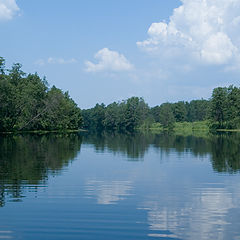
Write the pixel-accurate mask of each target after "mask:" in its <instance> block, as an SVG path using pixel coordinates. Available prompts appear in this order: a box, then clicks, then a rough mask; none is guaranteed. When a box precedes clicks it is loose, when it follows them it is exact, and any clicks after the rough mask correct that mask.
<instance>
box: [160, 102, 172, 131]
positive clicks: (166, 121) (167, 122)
mask: <svg viewBox="0 0 240 240" xmlns="http://www.w3.org/2000/svg"><path fill="white" fill-rule="evenodd" d="M159 120H160V123H161V124H162V125H163V127H164V128H167V129H169V130H171V129H173V127H174V123H175V118H174V114H173V110H172V106H171V103H163V104H162V105H161V106H160V113H159Z"/></svg>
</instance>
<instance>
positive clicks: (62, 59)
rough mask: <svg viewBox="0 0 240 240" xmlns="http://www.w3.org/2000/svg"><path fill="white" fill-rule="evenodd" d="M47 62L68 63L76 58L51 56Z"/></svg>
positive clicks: (73, 61)
mask: <svg viewBox="0 0 240 240" xmlns="http://www.w3.org/2000/svg"><path fill="white" fill-rule="evenodd" d="M47 62H48V63H49V64H70V63H75V62H77V60H76V59H75V58H71V59H64V58H53V57H49V58H48V60H47Z"/></svg>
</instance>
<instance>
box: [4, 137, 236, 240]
mask: <svg viewBox="0 0 240 240" xmlns="http://www.w3.org/2000/svg"><path fill="white" fill-rule="evenodd" d="M0 239H24V240H28V239H34V240H38V239H41V240H42V239H48V240H51V239H58V240H59V239H84V240H85V239H94V240H95V239H96V240H98V239H103V240H108V239H109V240H110V239H111V240H117V239H131V240H132V239H152V240H154V239H171V240H176V239H240V136H239V135H237V134H231V135H226V134H225V135H220V136H202V137H193V136H188V137H184V136H175V135H168V134H158V135H151V134H148V135H143V134H135V135H108V134H103V135H99V136H97V135H92V136H91V135H87V134H84V135H81V134H48V135H18V136H10V135H8V136H0Z"/></svg>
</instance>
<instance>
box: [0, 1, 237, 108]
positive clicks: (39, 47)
mask: <svg viewBox="0 0 240 240" xmlns="http://www.w3.org/2000/svg"><path fill="white" fill-rule="evenodd" d="M239 29H240V0H181V1H180V0H167V1H166V0H131V1H129V0H121V1H118V0H101V1H99V0H88V1H83V0H68V1H67V0H51V1H49V0H34V1H29V0H0V56H1V57H4V58H5V59H6V66H7V67H8V68H10V67H11V66H12V64H13V63H17V62H19V63H21V64H22V65H23V67H22V69H23V71H25V72H27V73H34V72H37V73H38V74H39V75H40V76H41V77H43V76H46V78H47V81H48V83H49V86H50V87H51V86H52V85H56V86H57V87H58V88H61V89H62V90H63V91H69V94H70V96H71V97H72V98H73V100H74V101H75V102H76V103H77V104H78V105H79V107H80V108H82V109H84V108H90V107H94V105H95V104H96V103H104V104H106V105H107V104H110V103H112V102H114V101H117V102H118V101H121V100H124V99H127V98H129V97H132V96H138V97H143V98H144V99H145V101H146V102H147V103H148V104H149V105H150V106H156V105H160V104H161V103H163V102H177V101H183V100H184V101H190V100H193V99H201V98H204V99H208V98H210V97H211V92H212V90H213V88H215V87H219V86H221V87H222V86H229V85H232V84H233V85H235V86H238V87H239V85H240V80H239V79H240V78H239V73H240V31H239Z"/></svg>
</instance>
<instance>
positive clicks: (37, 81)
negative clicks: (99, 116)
mask: <svg viewBox="0 0 240 240" xmlns="http://www.w3.org/2000/svg"><path fill="white" fill-rule="evenodd" d="M7 73H8V74H7ZM81 123H82V117H81V111H80V109H79V108H78V107H77V105H76V103H75V102H74V101H73V100H72V99H71V98H70V97H69V95H68V93H67V92H65V93H64V92H62V91H61V90H60V89H58V88H56V87H55V86H53V87H52V88H51V89H48V87H47V82H46V80H45V79H41V78H40V77H39V76H38V75H37V74H36V73H35V74H28V75H27V74H26V73H24V72H23V71H22V70H21V65H20V64H14V65H13V66H12V68H11V69H10V70H6V69H5V65H4V59H3V58H0V131H13V130H18V131H19V130H63V129H78V128H79V127H80V126H81Z"/></svg>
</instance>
